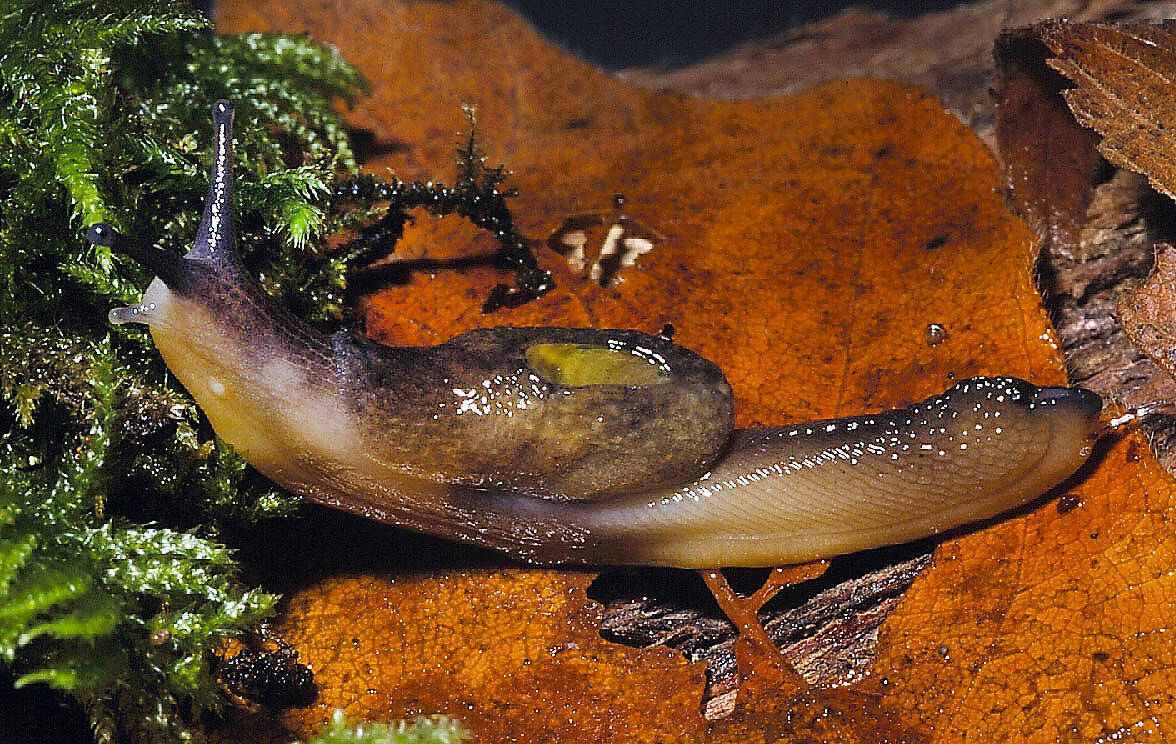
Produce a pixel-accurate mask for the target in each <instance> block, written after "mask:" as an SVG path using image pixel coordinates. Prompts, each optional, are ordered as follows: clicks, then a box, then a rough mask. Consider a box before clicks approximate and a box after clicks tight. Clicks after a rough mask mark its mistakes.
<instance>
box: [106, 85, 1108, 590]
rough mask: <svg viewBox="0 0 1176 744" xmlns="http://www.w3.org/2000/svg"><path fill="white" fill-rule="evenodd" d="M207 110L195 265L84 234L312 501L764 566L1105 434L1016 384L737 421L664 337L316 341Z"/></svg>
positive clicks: (951, 507)
mask: <svg viewBox="0 0 1176 744" xmlns="http://www.w3.org/2000/svg"><path fill="white" fill-rule="evenodd" d="M213 122H214V129H215V140H214V160H213V172H212V184H211V187H210V190H209V197H208V202H207V205H206V207H205V211H204V217H203V220H202V222H201V225H200V228H199V231H198V233H197V237H196V243H195V245H194V246H193V248H192V249H191V251H189V252H188V254H187V255H185V256H183V257H180V256H176V255H173V254H169V253H167V252H165V251H163V250H161V249H159V248H151V247H144V246H139V245H132V244H130V243H129V241H127V240H126V239H125V238H123V237H122V236H120V235H118V234H117V233H114V232H113V230H111V229H110V228H108V227H106V226H105V225H96V226H94V227H92V228H91V229H90V239H91V240H92V241H93V242H96V243H102V244H106V245H113V246H114V247H115V248H116V249H118V250H121V251H122V252H125V253H127V254H128V255H131V256H132V257H134V258H136V259H137V260H139V261H141V262H142V263H144V264H145V265H146V266H148V267H149V268H150V269H152V270H153V271H155V272H156V274H157V278H156V279H155V280H154V281H152V283H151V285H150V286H149V287H148V289H147V292H146V293H145V295H144V297H143V301H142V302H141V303H140V304H139V305H136V306H134V307H130V308H119V309H116V310H113V311H112V312H111V320H112V321H113V322H115V323H125V322H141V323H146V324H147V325H148V326H149V327H150V331H151V335H152V338H153V339H154V341H155V343H156V345H157V347H158V348H159V351H160V353H161V354H162V356H163V358H164V360H165V362H166V363H167V365H168V367H169V368H170V369H171V370H172V372H173V373H174V374H175V375H176V377H177V378H179V380H180V381H181V382H182V383H183V384H184V385H185V386H186V387H187V388H188V390H189V391H190V392H191V393H192V395H193V396H194V397H195V399H196V400H197V402H198V403H199V404H200V406H201V407H202V408H203V410H204V411H205V413H206V414H207V415H208V417H209V420H210V421H211V422H212V425H213V427H214V428H215V429H216V431H217V433H218V434H219V435H220V436H221V437H222V438H223V439H225V440H226V441H228V442H229V443H230V444H232V445H233V446H234V447H235V448H237V450H238V451H240V452H241V453H242V455H243V456H244V457H245V458H246V459H247V460H248V461H249V462H250V463H251V464H253V465H254V466H255V467H257V468H258V469H259V470H260V471H261V472H263V473H265V474H266V475H267V476H268V477H270V478H271V479H273V480H274V481H275V482H277V483H279V484H281V485H282V486H284V487H286V488H288V489H290V490H291V491H294V492H297V493H300V494H303V495H304V496H306V497H307V498H309V499H311V500H313V501H316V502H319V503H323V504H327V505H330V506H334V507H338V508H342V509H346V510H348V511H352V512H356V513H359V514H362V515H365V516H368V517H371V518H373V519H378V520H382V521H385V522H389V523H392V524H396V525H401V526H405V527H409V528H412V529H416V530H420V531H424V532H430V533H433V534H437V535H442V536H445V537H449V538H453V539H457V540H463V541H467V542H472V543H477V544H480V545H484V546H488V547H491V548H495V549H498V550H501V551H503V552H506V553H508V554H510V555H512V556H514V557H516V558H519V559H522V560H526V561H531V562H536V563H549V562H576V563H614V564H648V565H672V566H683V567H703V568H706V567H716V566H768V565H780V564H785V563H795V562H800V561H806V560H813V559H817V558H824V557H829V556H833V555H838V554H842V553H848V552H853V551H857V550H863V549H867V548H873V547H879V546H882V545H889V544H894V543H900V542H905V541H909V540H913V539H917V538H920V537H924V536H927V535H930V534H934V533H937V532H940V531H942V530H945V529H949V528H951V527H955V526H957V525H960V524H964V523H966V522H970V521H973V520H977V519H984V518H988V517H991V516H994V515H996V514H999V513H1000V512H1002V511H1005V510H1008V509H1011V508H1013V507H1016V506H1019V505H1021V504H1024V503H1026V502H1027V501H1030V500H1032V499H1034V498H1036V497H1037V496H1039V495H1041V494H1042V493H1044V492H1045V491H1047V490H1048V489H1049V488H1051V487H1052V486H1054V485H1056V484H1057V483H1058V482H1060V481H1061V480H1063V479H1064V478H1066V477H1067V476H1069V475H1070V474H1071V473H1073V472H1074V471H1075V470H1076V469H1077V468H1078V467H1079V466H1080V465H1081V464H1082V463H1083V461H1084V460H1085V459H1086V457H1087V455H1088V454H1089V451H1090V445H1091V443H1092V442H1093V440H1094V439H1095V438H1096V436H1097V430H1098V423H1097V419H1098V414H1099V412H1100V410H1101V401H1100V400H1099V398H1098V396H1096V395H1095V394H1093V393H1090V392H1088V391H1085V390H1081V389H1072V388H1057V387H1052V388H1039V387H1036V386H1034V385H1031V384H1029V383H1027V382H1024V381H1021V380H1017V379H1014V378H975V379H972V380H966V381H964V382H961V383H960V384H958V385H956V386H955V387H953V388H952V389H951V390H948V391H947V392H946V393H943V394H942V395H938V396H935V397H932V398H929V399H928V400H926V401H923V402H921V403H918V404H916V405H913V406H911V407H909V408H905V409H901V410H895V411H889V412H885V413H879V414H876V415H870V416H856V417H851V418H844V419H836V420H829V421H818V422H812V423H808V424H802V425H799V426H793V427H778V428H767V429H753V430H736V431H733V430H732V421H733V414H732V399H731V397H732V396H731V390H730V387H729V385H728V384H727V381H726V379H725V378H724V376H723V374H722V372H721V371H720V370H719V369H718V368H717V367H716V366H715V365H714V364H713V363H711V362H709V361H707V360H705V359H703V358H701V357H699V356H698V355H696V354H694V353H693V352H691V351H689V350H687V349H684V348H682V347H680V346H677V345H675V344H673V343H671V342H670V341H668V340H666V339H664V338H660V337H656V336H649V335H646V334H642V333H637V332H634V331H621V330H594V329H568V328H494V329H485V330H476V331H470V332H468V333H465V334H462V335H460V336H458V337H456V338H454V339H452V340H450V341H448V342H446V343H444V344H440V345H439V346H435V347H406V348H393V347H387V346H383V345H380V344H375V343H373V342H370V341H367V340H365V339H362V338H358V337H356V336H353V335H351V334H348V333H345V332H341V333H337V334H335V335H333V336H327V335H324V334H321V333H319V332H317V331H315V330H314V329H312V328H310V327H309V326H306V325H305V324H303V323H301V322H300V321H298V320H297V319H295V318H294V317H293V316H291V315H290V314H289V313H287V312H286V311H285V310H283V309H282V308H280V307H278V306H276V305H275V304H274V303H273V302H272V301H271V300H269V299H268V298H267V297H266V296H265V295H264V293H263V292H262V290H261V289H260V287H259V286H258V284H257V283H256V282H255V281H254V280H253V279H252V278H251V277H250V276H249V275H248V273H247V272H246V271H245V269H244V267H243V266H242V265H241V262H240V259H239V258H238V256H237V251H236V247H235V238H234V231H233V215H232V169H231V144H232V131H231V128H232V108H231V106H230V105H229V104H228V102H226V101H220V102H218V103H217V104H216V106H215V107H214V111H213Z"/></svg>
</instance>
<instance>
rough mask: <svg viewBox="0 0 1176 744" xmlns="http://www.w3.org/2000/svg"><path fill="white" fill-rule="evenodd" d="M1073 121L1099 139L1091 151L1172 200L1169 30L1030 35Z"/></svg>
mask: <svg viewBox="0 0 1176 744" xmlns="http://www.w3.org/2000/svg"><path fill="white" fill-rule="evenodd" d="M1037 34H1038V36H1039V38H1040V39H1041V40H1042V41H1043V42H1044V43H1045V44H1046V45H1047V46H1048V47H1049V49H1050V51H1051V52H1053V54H1054V55H1056V56H1054V57H1053V58H1051V59H1050V60H1049V65H1050V66H1051V67H1053V68H1054V69H1056V70H1058V71H1059V72H1061V73H1062V74H1063V75H1065V76H1066V77H1067V78H1069V79H1070V80H1071V81H1072V82H1073V83H1074V85H1075V86H1076V87H1074V88H1071V89H1069V90H1066V91H1065V92H1064V95H1065V98H1066V102H1067V103H1068V104H1069V105H1070V108H1071V109H1072V110H1073V112H1074V116H1075V117H1076V118H1077V120H1078V122H1079V123H1081V124H1082V125H1084V126H1087V127H1090V128H1092V129H1094V130H1095V131H1097V132H1098V133H1099V134H1101V135H1102V141H1101V142H1100V143H1099V146H1098V150H1099V152H1101V153H1102V154H1103V155H1104V156H1105V157H1106V159H1107V160H1109V161H1110V162H1112V163H1114V164H1115V165H1118V166H1121V167H1123V168H1128V169H1130V170H1133V171H1136V172H1137V173H1142V174H1144V175H1146V176H1147V177H1148V180H1149V181H1150V182H1151V184H1152V186H1154V187H1155V188H1156V189H1157V190H1159V191H1161V192H1163V193H1165V194H1167V195H1168V196H1170V197H1173V198H1176V129H1173V128H1172V126H1173V125H1172V122H1173V120H1174V118H1176V97H1174V96H1173V95H1172V90H1173V84H1174V83H1176V25H1173V24H1171V23H1164V24H1158V25H1153V24H1145V23H1141V24H1132V25H1124V26H1109V25H1102V24H1087V23H1065V22H1049V23H1046V24H1043V25H1042V26H1041V27H1040V29H1039V30H1038V31H1037Z"/></svg>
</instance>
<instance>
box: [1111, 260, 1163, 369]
mask: <svg viewBox="0 0 1176 744" xmlns="http://www.w3.org/2000/svg"><path fill="white" fill-rule="evenodd" d="M1116 316H1117V317H1118V319H1119V323H1120V324H1121V325H1122V326H1123V330H1124V331H1126V332H1127V337H1128V338H1130V339H1131V343H1133V344H1135V348H1137V349H1139V350H1140V351H1142V352H1143V353H1144V354H1147V355H1148V356H1149V357H1151V358H1152V359H1153V360H1155V362H1156V363H1157V364H1159V365H1160V366H1161V367H1163V368H1164V369H1166V370H1167V371H1168V374H1170V375H1176V248H1173V247H1172V246H1170V245H1168V244H1166V243H1161V244H1160V245H1157V246H1156V263H1155V267H1154V268H1153V269H1152V273H1151V276H1149V277H1148V278H1147V281H1146V282H1144V283H1143V284H1141V285H1139V286H1138V287H1136V288H1135V289H1134V290H1133V291H1131V292H1130V293H1127V294H1124V295H1123V296H1122V297H1120V298H1119V304H1118V306H1117V307H1116Z"/></svg>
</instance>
